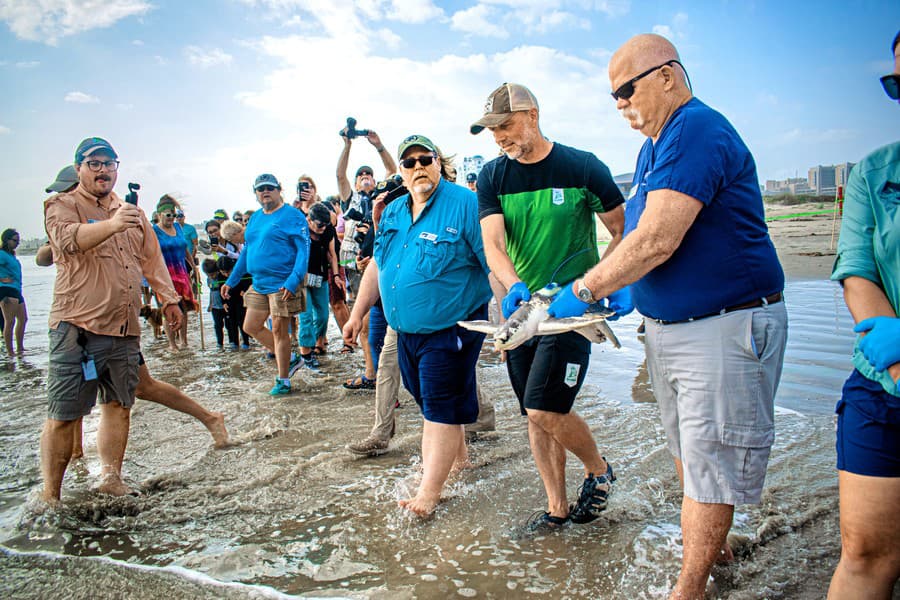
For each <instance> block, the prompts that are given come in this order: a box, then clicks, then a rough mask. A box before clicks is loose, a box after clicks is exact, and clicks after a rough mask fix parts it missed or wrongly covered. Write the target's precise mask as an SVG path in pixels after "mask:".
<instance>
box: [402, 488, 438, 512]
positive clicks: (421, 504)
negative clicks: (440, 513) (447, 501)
mask: <svg viewBox="0 0 900 600" xmlns="http://www.w3.org/2000/svg"><path fill="white" fill-rule="evenodd" d="M440 501H441V495H440V494H437V495H432V494H426V493H423V492H422V491H421V490H419V493H418V494H416V497H415V498H409V499H407V500H400V501H399V502H398V504H399V505H400V507H401V508H405V509H406V510H408V511H410V512H411V513H413V514H415V515H416V516H419V517H423V518H424V517H427V516H429V515H430V514H431V513H433V512H434V509H435V508H436V507H437V505H438V502H440Z"/></svg>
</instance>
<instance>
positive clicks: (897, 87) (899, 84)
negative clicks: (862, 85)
mask: <svg viewBox="0 0 900 600" xmlns="http://www.w3.org/2000/svg"><path fill="white" fill-rule="evenodd" d="M881 87H883V88H884V93H885V94H887V95H888V98H890V99H891V100H898V99H900V75H898V74H896V73H891V74H890V75H885V76H884V77H882V78H881Z"/></svg>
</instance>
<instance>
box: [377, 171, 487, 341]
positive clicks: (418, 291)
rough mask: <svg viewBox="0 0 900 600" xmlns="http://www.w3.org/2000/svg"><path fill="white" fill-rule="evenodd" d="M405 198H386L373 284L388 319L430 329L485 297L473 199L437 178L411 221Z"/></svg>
mask: <svg viewBox="0 0 900 600" xmlns="http://www.w3.org/2000/svg"><path fill="white" fill-rule="evenodd" d="M410 202H411V199H410V197H409V196H408V195H407V196H403V197H402V198H398V199H397V200H395V201H393V202H392V203H390V204H389V205H388V206H387V208H386V209H385V210H384V213H383V214H382V216H381V223H380V225H379V227H378V234H377V235H376V237H375V252H374V255H373V257H374V259H375V263H376V264H377V265H378V271H379V276H378V287H379V289H380V291H381V301H382V303H383V305H384V314H385V317H387V321H388V324H390V326H391V327H392V328H394V329H395V330H397V331H398V332H401V333H433V332H435V331H440V330H441V329H446V328H448V327H451V326H453V325H455V324H456V322H457V321H460V320H463V319H465V318H466V317H468V316H469V315H470V314H472V313H473V312H474V311H475V309H476V308H478V307H479V306H481V305H482V304H484V303H485V302H487V301H488V300H489V299H490V297H491V287H490V285H489V284H488V279H487V274H488V267H487V261H486V260H485V258H484V244H483V242H482V240H481V226H480V225H479V223H478V200H477V197H476V196H475V194H474V193H472V192H471V191H469V190H468V189H466V188H464V187H462V186H458V185H453V184H452V183H448V182H447V181H445V180H443V179H441V181H440V182H439V183H438V186H437V189H435V191H434V193H432V194H431V197H430V198H429V199H428V202H427V203H426V204H425V208H424V209H422V212H421V213H419V217H418V218H417V219H416V221H415V223H414V222H413V220H412V211H411V210H410V204H409V203H410Z"/></svg>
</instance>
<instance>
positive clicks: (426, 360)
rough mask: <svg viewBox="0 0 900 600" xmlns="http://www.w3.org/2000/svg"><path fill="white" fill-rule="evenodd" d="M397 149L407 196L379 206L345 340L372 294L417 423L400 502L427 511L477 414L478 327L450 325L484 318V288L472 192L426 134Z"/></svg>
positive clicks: (487, 291)
mask: <svg viewBox="0 0 900 600" xmlns="http://www.w3.org/2000/svg"><path fill="white" fill-rule="evenodd" d="M397 156H398V157H399V158H400V174H401V175H402V176H403V182H404V184H405V185H406V188H407V189H408V190H409V194H408V195H406V196H402V197H401V198H399V199H397V200H394V201H393V202H392V203H390V204H389V205H388V206H387V208H385V210H384V213H383V215H382V217H381V221H380V226H379V229H378V233H377V234H376V238H375V252H374V255H373V262H372V264H370V265H369V266H368V268H367V269H366V272H365V274H364V275H363V280H362V284H361V285H360V292H359V296H358V297H357V300H356V304H355V305H354V307H353V312H352V314H351V315H350V320H349V321H348V322H347V324H346V325H345V326H344V341H345V342H348V343H349V342H352V341H353V340H355V339H356V337H357V336H358V335H359V332H360V330H361V329H362V318H363V316H364V315H365V314H366V313H367V312H368V310H369V308H371V307H372V306H373V305H374V304H375V302H376V300H377V299H378V297H379V295H380V296H381V300H382V303H383V305H384V313H385V317H386V318H387V321H388V324H389V325H390V326H391V327H392V328H393V329H394V330H396V331H397V345H398V355H399V356H398V358H399V362H400V373H401V376H402V378H403V384H404V385H405V386H406V389H408V390H409V391H410V393H412V395H413V397H414V398H415V399H416V403H417V404H418V405H419V407H420V408H421V409H422V415H423V417H424V421H425V422H424V427H423V432H422V465H423V473H422V483H421V484H420V486H419V490H418V492H417V493H416V496H415V497H414V498H410V499H406V500H401V501H400V506H402V507H404V508H406V509H408V510H410V511H411V512H413V513H415V514H417V515H419V516H426V515H428V514H430V513H431V512H433V511H434V509H435V507H436V506H437V504H438V502H439V501H440V497H441V491H442V490H443V487H444V483H445V482H446V481H447V477H448V475H449V474H450V469H451V468H452V467H453V466H456V467H457V468H461V467H463V466H465V465H466V464H467V462H468V454H467V451H466V443H465V435H464V432H463V425H465V424H467V423H474V422H475V420H476V419H477V418H478V399H477V396H476V390H475V364H476V362H477V361H478V354H479V352H480V351H481V346H482V344H483V342H484V334H479V333H475V332H472V331H468V330H465V329H462V328H460V327H458V326H457V325H456V323H457V321H461V320H469V319H485V318H487V302H488V300H490V297H491V288H490V285H489V284H488V278H487V274H488V268H487V262H486V261H485V258H484V246H483V244H482V241H481V228H480V226H479V224H478V203H477V199H476V196H475V194H473V193H472V192H470V191H469V190H467V189H465V188H463V187H462V186H457V185H454V184H452V183H450V182H448V181H446V180H445V179H444V178H443V177H442V173H443V172H444V171H446V170H447V169H450V168H452V164H451V163H450V161H449V159H447V158H445V157H443V156H442V154H441V152H440V151H439V150H438V148H437V146H435V145H434V143H433V142H432V141H431V140H429V139H428V138H426V137H425V136H422V135H412V136H410V137H408V138H406V139H405V140H403V142H402V143H401V144H400V148H399V150H398V152H397Z"/></svg>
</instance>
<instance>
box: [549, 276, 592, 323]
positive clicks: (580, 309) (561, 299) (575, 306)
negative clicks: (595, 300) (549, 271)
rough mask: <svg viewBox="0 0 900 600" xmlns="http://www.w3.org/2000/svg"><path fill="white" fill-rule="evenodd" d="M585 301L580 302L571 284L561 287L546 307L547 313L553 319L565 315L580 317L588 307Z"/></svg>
mask: <svg viewBox="0 0 900 600" xmlns="http://www.w3.org/2000/svg"><path fill="white" fill-rule="evenodd" d="M588 306H590V304H588V303H587V302H582V301H581V300H579V299H578V296H576V295H575V291H574V290H573V289H572V284H571V283H570V284H569V285H567V286H565V287H563V289H562V291H561V292H560V293H558V294H557V295H556V298H554V299H553V302H551V303H550V306H549V307H548V308H547V314H548V315H550V316H551V317H553V318H554V319H565V318H566V317H580V316H581V315H583V314H584V311H586V310H587V309H588Z"/></svg>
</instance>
